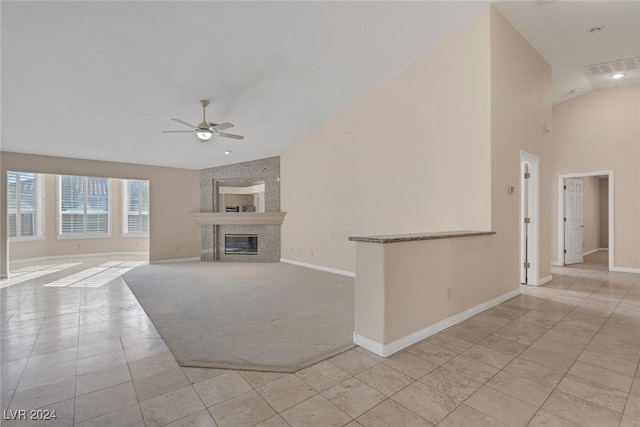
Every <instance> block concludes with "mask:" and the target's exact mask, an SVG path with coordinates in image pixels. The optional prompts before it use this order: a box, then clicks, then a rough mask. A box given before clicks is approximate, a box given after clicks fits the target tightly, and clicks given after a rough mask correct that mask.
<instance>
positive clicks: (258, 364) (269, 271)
mask: <svg viewBox="0 0 640 427" xmlns="http://www.w3.org/2000/svg"><path fill="white" fill-rule="evenodd" d="M124 279H125V281H126V282H127V284H128V285H129V287H130V288H131V291H132V292H133V293H134V295H135V296H136V298H137V299H138V301H139V302H140V304H141V305H142V307H143V308H144V311H145V312H146V313H147V315H148V316H149V318H150V319H151V321H152V322H153V324H154V325H155V327H156V329H157V330H158V332H159V333H160V336H162V338H163V339H164V341H165V342H166V344H167V346H169V349H170V350H171V352H172V353H173V355H174V357H175V358H176V360H177V361H178V363H179V364H180V365H181V366H191V367H205V368H223V369H247V370H257V371H274V372H295V371H297V370H299V369H302V368H304V367H307V366H309V365H312V364H314V363H317V362H320V361H322V360H324V359H326V358H328V357H331V356H333V355H335V354H338V353H341V352H343V351H345V350H348V349H349V348H352V347H353V331H354V279H352V278H350V277H346V276H340V275H337V274H332V273H327V272H323V271H318V270H311V269H308V268H303V267H297V266H293V265H289V264H282V263H274V264H269V263H223V262H215V263H213V262H192V263H175V264H153V265H146V266H141V267H137V268H135V269H134V270H131V271H129V272H128V273H126V274H125V275H124Z"/></svg>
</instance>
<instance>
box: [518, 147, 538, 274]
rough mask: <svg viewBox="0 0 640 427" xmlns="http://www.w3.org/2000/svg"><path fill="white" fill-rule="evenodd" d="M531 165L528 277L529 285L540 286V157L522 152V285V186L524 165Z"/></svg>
mask: <svg viewBox="0 0 640 427" xmlns="http://www.w3.org/2000/svg"><path fill="white" fill-rule="evenodd" d="M524 163H528V164H529V167H530V169H529V172H530V173H531V178H529V179H530V181H529V187H528V194H527V195H528V198H527V199H528V200H527V203H528V211H529V218H531V222H530V223H529V233H528V239H527V253H528V254H529V257H528V259H529V263H530V264H531V267H530V268H529V274H528V277H527V279H528V280H527V283H526V284H527V285H533V286H538V285H540V284H541V283H540V235H539V233H540V224H539V223H540V215H539V209H540V208H539V206H540V193H539V191H540V190H539V189H540V157H538V156H536V155H535V154H531V153H528V152H526V151H522V150H520V180H519V183H520V215H519V218H520V220H519V221H520V268H519V271H520V283H524V282H523V278H524V268H523V265H524V261H525V255H524V243H523V240H524V229H525V226H524V215H523V212H522V209H523V204H524V191H523V187H522V184H523V183H524V174H523V164H524Z"/></svg>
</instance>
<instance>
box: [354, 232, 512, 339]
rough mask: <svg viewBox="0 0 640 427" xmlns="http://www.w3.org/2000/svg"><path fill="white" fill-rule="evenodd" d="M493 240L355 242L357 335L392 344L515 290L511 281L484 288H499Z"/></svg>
mask: <svg viewBox="0 0 640 427" xmlns="http://www.w3.org/2000/svg"><path fill="white" fill-rule="evenodd" d="M494 239H495V236H493V235H490V236H474V237H460V238H453V239H435V240H421V241H413V242H405V243H386V244H380V243H364V242H358V243H356V245H357V248H358V250H357V260H358V262H357V264H358V269H357V274H356V309H355V314H356V315H355V330H356V333H357V334H358V335H360V336H363V337H365V338H367V339H370V340H373V341H374V342H376V343H378V344H391V343H393V342H394V341H396V340H400V339H402V338H405V337H407V336H409V335H411V334H413V333H415V332H418V331H421V330H423V329H425V328H427V327H429V326H431V325H433V324H435V323H438V322H440V321H442V320H445V319H448V318H450V317H452V316H455V315H457V314H459V313H461V312H463V311H465V310H468V309H471V308H473V307H476V306H478V305H479V304H482V303H485V302H486V301H489V300H491V299H493V298H496V297H499V296H501V295H504V294H506V293H508V292H510V291H513V290H514V286H513V284H509V283H502V284H498V286H496V285H494V286H479V284H483V285H484V284H488V283H492V284H495V282H494V280H493V277H494V271H493V254H494V251H493V245H494ZM461 264H462V265H464V266H465V268H460V265H461Z"/></svg>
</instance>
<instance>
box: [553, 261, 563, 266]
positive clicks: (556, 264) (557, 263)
mask: <svg viewBox="0 0 640 427" xmlns="http://www.w3.org/2000/svg"><path fill="white" fill-rule="evenodd" d="M551 266H552V267H564V263H563V262H562V261H551Z"/></svg>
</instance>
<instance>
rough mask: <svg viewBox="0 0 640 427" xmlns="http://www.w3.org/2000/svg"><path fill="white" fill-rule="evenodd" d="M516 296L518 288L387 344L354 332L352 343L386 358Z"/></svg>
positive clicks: (518, 293) (518, 291)
mask: <svg viewBox="0 0 640 427" xmlns="http://www.w3.org/2000/svg"><path fill="white" fill-rule="evenodd" d="M518 295H520V288H518V289H514V290H512V291H509V292H507V293H506V294H502V295H500V296H498V297H495V298H493V299H491V300H489V301H486V302H483V303H482V304H478V305H476V306H475V307H471V308H470V309H468V310H465V311H463V312H462V313H458V314H456V315H453V316H451V317H448V318H446V319H444V320H441V321H439V322H438V323H434V324H433V325H430V326H427V327H426V328H424V329H421V330H419V331H417V332H414V333H412V334H410V335H407V336H406V337H403V338H400V339H399V340H396V341H394V342H392V343H389V344H380V343H378V342H375V341H373V340H371V339H369V338H367V337H363V336H362V335H358V334H357V333H356V332H354V333H353V343H354V344H356V345H359V346H360V347H363V348H365V349H367V350H369V351H370V352H372V353H375V354H377V355H378V356H381V357H388V356H391V355H392V354H394V353H397V352H399V351H401V350H404V349H405V348H407V347H409V346H412V345H413V344H415V343H417V342H420V341H422V340H423V339H425V338H428V337H430V336H431V335H435V334H437V333H438V332H440V331H443V330H445V329H447V328H449V327H451V326H453V325H455V324H457V323H460V322H462V321H464V320H467V319H468V318H470V317H471V316H475V315H476V314H478V313H482V312H483V311H485V310H488V309H490V308H492V307H495V306H496V305H498V304H500V303H502V302H505V301H507V300H509V299H511V298H513V297H516V296H518Z"/></svg>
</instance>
